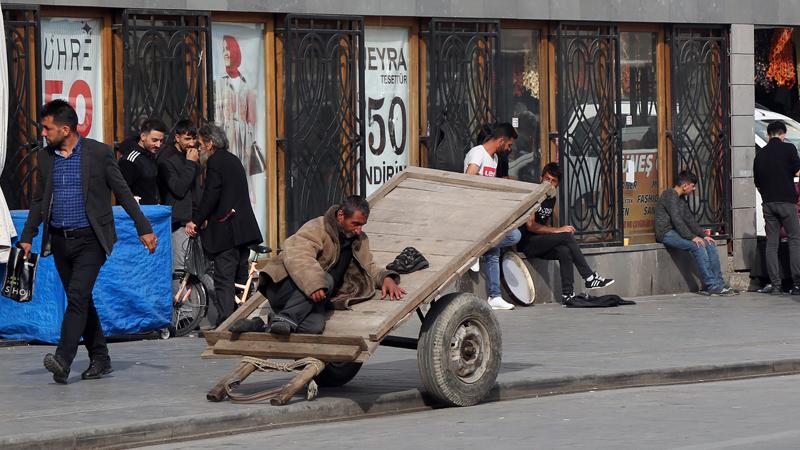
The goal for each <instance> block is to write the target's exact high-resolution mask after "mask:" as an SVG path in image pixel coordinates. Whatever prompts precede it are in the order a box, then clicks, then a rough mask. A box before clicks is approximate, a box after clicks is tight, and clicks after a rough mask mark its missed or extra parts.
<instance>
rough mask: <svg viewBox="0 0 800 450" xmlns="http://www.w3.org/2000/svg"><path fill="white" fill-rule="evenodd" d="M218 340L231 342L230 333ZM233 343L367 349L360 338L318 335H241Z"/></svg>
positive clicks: (223, 333) (221, 333)
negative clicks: (314, 345) (325, 345)
mask: <svg viewBox="0 0 800 450" xmlns="http://www.w3.org/2000/svg"><path fill="white" fill-rule="evenodd" d="M218 336H219V340H218V341H217V342H221V341H222V340H227V341H230V340H231V336H232V333H230V332H228V331H223V332H220V333H219V335H218ZM234 340H235V341H252V342H279V343H289V344H291V343H295V344H333V345H354V346H357V347H358V348H360V349H361V350H366V349H367V343H366V342H365V341H364V338H362V337H360V336H326V335H319V334H299V333H297V334H291V335H289V336H277V335H274V334H270V333H241V334H240V335H239V336H238V338H237V339H234Z"/></svg>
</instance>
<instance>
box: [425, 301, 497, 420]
mask: <svg viewBox="0 0 800 450" xmlns="http://www.w3.org/2000/svg"><path fill="white" fill-rule="evenodd" d="M466 319H471V320H473V321H476V322H478V323H480V324H481V325H482V326H483V328H484V329H485V331H486V336H485V337H486V345H485V346H487V347H488V349H489V353H490V355H489V357H488V358H486V363H485V364H486V366H485V371H484V373H483V374H482V375H481V376H480V378H479V379H477V380H476V381H474V382H472V383H467V382H464V381H462V380H461V379H460V378H459V376H458V375H457V374H455V373H454V372H453V371H452V370H451V369H450V368H449V367H448V365H447V361H448V360H449V356H448V355H449V349H450V343H451V339H452V338H453V336H454V335H455V332H456V330H457V328H458V326H459V325H460V324H461V323H462V322H463V321H464V320H466ZM502 349H503V344H502V337H501V334H500V325H499V323H498V322H497V318H496V317H495V315H494V312H492V309H491V308H490V307H489V305H488V304H487V303H486V302H485V301H483V300H481V299H479V298H478V297H476V296H475V295H474V294H471V293H459V292H457V293H453V294H448V295H445V296H444V297H442V298H440V299H439V300H437V301H436V302H434V303H433V305H432V306H431V308H430V310H429V311H428V314H427V315H426V316H425V321H424V322H423V324H422V329H421V330H420V334H419V343H418V348H417V363H418V365H419V371H420V376H421V377H422V383H423V384H424V385H425V388H426V389H427V391H428V393H429V394H430V395H431V396H432V397H433V398H434V399H436V400H437V401H439V402H441V403H443V404H445V405H450V406H472V405H475V404H477V403H479V402H480V401H481V400H483V399H484V398H485V397H486V396H487V395H488V394H489V391H491V390H492V388H493V387H494V385H495V381H496V379H497V374H498V372H499V371H500V362H501V360H502Z"/></svg>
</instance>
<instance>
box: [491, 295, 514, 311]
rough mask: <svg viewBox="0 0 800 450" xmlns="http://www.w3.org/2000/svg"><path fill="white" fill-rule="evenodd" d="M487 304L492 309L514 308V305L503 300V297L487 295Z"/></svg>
mask: <svg viewBox="0 0 800 450" xmlns="http://www.w3.org/2000/svg"><path fill="white" fill-rule="evenodd" d="M489 306H491V307H492V309H514V305H512V304H511V303H508V302H507V301H505V300H503V297H489Z"/></svg>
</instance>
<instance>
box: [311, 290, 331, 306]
mask: <svg viewBox="0 0 800 450" xmlns="http://www.w3.org/2000/svg"><path fill="white" fill-rule="evenodd" d="M327 296H328V293H327V292H325V289H317V290H316V291H314V292H312V293H311V300H313V301H314V303H319V302H321V301H323V300H325V297H327Z"/></svg>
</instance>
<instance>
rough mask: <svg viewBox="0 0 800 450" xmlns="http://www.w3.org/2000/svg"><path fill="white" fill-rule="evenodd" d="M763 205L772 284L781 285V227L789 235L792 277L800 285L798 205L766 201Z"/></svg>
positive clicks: (768, 267)
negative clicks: (779, 255) (779, 248)
mask: <svg viewBox="0 0 800 450" xmlns="http://www.w3.org/2000/svg"><path fill="white" fill-rule="evenodd" d="M761 206H762V208H763V210H764V230H765V231H766V233H767V273H769V278H770V280H771V282H772V285H773V286H780V285H781V264H780V261H779V259H778V246H779V245H780V233H781V227H783V230H784V231H785V232H786V235H787V236H788V237H789V266H790V267H791V270H792V274H791V275H792V279H793V280H794V284H795V286H797V285H800V222H799V221H798V219H797V206H796V205H795V204H794V203H785V202H765V203H763V204H762V205H761ZM787 275H788V274H787ZM786 278H788V276H787V277H786Z"/></svg>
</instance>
